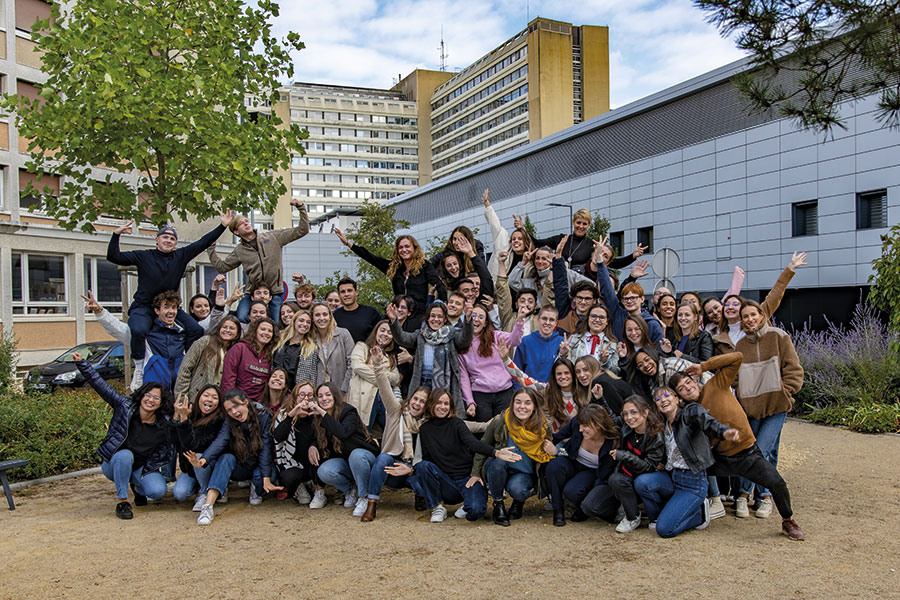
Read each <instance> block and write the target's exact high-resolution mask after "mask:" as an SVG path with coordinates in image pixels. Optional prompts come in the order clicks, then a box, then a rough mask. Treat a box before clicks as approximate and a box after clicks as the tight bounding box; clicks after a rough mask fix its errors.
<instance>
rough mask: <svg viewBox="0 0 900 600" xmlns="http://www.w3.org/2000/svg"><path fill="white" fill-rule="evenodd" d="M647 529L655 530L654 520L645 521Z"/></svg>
mask: <svg viewBox="0 0 900 600" xmlns="http://www.w3.org/2000/svg"><path fill="white" fill-rule="evenodd" d="M647 529H649V530H650V531H656V521H650V522H649V523H647Z"/></svg>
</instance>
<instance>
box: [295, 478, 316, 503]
mask: <svg viewBox="0 0 900 600" xmlns="http://www.w3.org/2000/svg"><path fill="white" fill-rule="evenodd" d="M294 499H295V500H296V501H297V502H299V503H300V504H309V503H310V502H312V496H310V495H309V490H308V489H306V484H305V483H301V484H300V485H299V486H298V487H297V491H296V492H294Z"/></svg>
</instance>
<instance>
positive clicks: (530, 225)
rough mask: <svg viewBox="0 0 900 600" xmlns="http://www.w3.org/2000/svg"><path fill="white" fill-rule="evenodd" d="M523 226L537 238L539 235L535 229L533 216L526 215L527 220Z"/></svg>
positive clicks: (529, 233) (532, 237) (533, 237)
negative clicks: (532, 220)
mask: <svg viewBox="0 0 900 600" xmlns="http://www.w3.org/2000/svg"><path fill="white" fill-rule="evenodd" d="M522 225H523V228H524V229H525V231H526V232H527V233H528V235H529V236H531V239H535V238H536V237H537V232H536V231H535V229H534V223H532V222H531V218H530V217H529V216H528V215H525V222H524V223H522Z"/></svg>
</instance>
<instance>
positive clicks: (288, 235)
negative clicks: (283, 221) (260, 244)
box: [274, 199, 309, 246]
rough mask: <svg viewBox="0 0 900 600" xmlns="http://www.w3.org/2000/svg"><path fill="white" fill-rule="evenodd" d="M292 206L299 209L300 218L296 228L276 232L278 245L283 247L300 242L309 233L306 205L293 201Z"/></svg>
mask: <svg viewBox="0 0 900 600" xmlns="http://www.w3.org/2000/svg"><path fill="white" fill-rule="evenodd" d="M291 206H293V207H296V208H297V210H298V211H299V213H300V218H299V219H297V226H296V227H286V228H284V229H278V230H277V231H275V232H274V235H275V239H277V240H278V243H279V244H281V245H282V246H287V245H288V244H290V243H291V242H293V241H294V240H299V239H300V238H302V237H303V236H304V235H306V234H307V233H309V213H308V212H306V205H305V204H303V203H302V202H300V201H299V200H296V199H295V200H291Z"/></svg>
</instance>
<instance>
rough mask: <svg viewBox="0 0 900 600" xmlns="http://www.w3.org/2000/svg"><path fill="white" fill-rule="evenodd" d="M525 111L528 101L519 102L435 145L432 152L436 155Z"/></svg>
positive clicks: (526, 110)
mask: <svg viewBox="0 0 900 600" xmlns="http://www.w3.org/2000/svg"><path fill="white" fill-rule="evenodd" d="M527 112H528V103H527V102H526V103H524V104H520V105H519V106H517V107H515V108H513V109H512V110H509V111H507V112H505V113H503V114H502V115H497V116H496V117H494V118H493V119H491V120H490V121H487V122H485V123H482V124H481V125H479V126H478V127H473V128H472V129H470V130H469V131H466V132H465V133H463V134H460V135H458V136H456V137H455V138H453V139H451V140H449V141H447V142H446V143H444V144H441V145H440V146H437V147H436V148H434V149H433V152H434V154H435V155H438V154H440V153H441V152H444V151H445V150H449V149H450V148H453V147H454V146H458V145H460V144H462V143H463V142H466V141H468V140H471V139H472V138H474V137H477V136H479V135H481V134H483V133H484V132H486V131H490V130H491V129H494V128H495V127H497V126H498V125H501V124H503V123H506V122H507V121H509V120H511V119H515V118H516V117H518V116H519V115H524V114H526V113H527Z"/></svg>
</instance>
